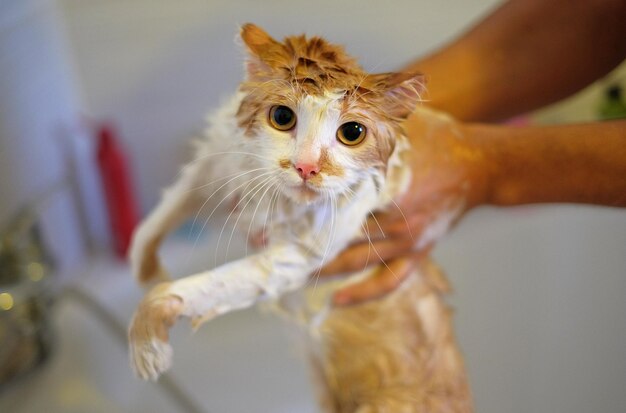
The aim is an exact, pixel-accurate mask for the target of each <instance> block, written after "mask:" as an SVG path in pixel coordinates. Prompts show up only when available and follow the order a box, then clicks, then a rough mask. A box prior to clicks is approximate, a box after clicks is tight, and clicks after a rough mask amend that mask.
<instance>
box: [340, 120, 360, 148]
mask: <svg viewBox="0 0 626 413" xmlns="http://www.w3.org/2000/svg"><path fill="white" fill-rule="evenodd" d="M366 133H367V130H366V129H365V126H363V125H361V124H360V123H358V122H347V123H344V124H343V125H341V126H340V127H339V129H337V139H338V140H339V142H341V143H343V144H344V145H348V146H354V145H358V144H359V143H361V142H363V139H365V134H366Z"/></svg>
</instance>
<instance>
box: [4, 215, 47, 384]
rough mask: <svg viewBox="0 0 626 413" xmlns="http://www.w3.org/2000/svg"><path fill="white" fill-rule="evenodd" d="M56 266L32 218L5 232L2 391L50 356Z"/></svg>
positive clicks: (26, 217)
mask: <svg viewBox="0 0 626 413" xmlns="http://www.w3.org/2000/svg"><path fill="white" fill-rule="evenodd" d="M50 267H51V264H50V259H49V255H48V254H47V252H46V250H45V247H44V244H43V242H42V239H41V236H40V233H39V230H38V228H37V225H36V222H35V219H34V217H33V215H32V214H30V213H27V212H26V213H22V214H21V215H20V216H19V217H18V218H17V219H15V220H13V221H12V222H11V224H10V225H9V226H8V227H7V228H5V229H4V231H2V232H0V343H2V344H1V345H0V391H2V390H3V389H4V388H5V386H6V384H7V383H8V382H9V381H10V380H12V379H14V378H17V377H19V376H21V375H23V374H25V373H27V372H28V371H30V370H32V369H33V368H34V367H36V366H38V365H39V364H41V363H42V362H43V361H44V360H45V359H46V358H47V356H48V355H49V354H50V351H51V348H52V342H53V340H52V333H51V332H52V330H51V328H50V321H49V314H50V304H51V298H50V295H49V291H50V288H49V285H48V281H49V277H48V274H49V272H50Z"/></svg>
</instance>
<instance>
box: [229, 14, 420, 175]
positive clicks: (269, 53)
mask: <svg viewBox="0 0 626 413" xmlns="http://www.w3.org/2000/svg"><path fill="white" fill-rule="evenodd" d="M241 38H242V40H243V41H244V43H245V45H246V46H247V48H248V52H249V58H248V61H247V72H248V75H247V79H246V81H245V82H243V84H242V85H241V91H243V92H245V93H246V96H245V97H244V98H243V100H242V103H241V106H240V108H239V111H238V113H237V117H238V121H239V126H240V127H242V128H243V129H244V131H245V133H246V135H247V136H250V137H254V136H255V135H256V132H257V130H258V128H259V126H260V125H261V124H262V122H265V121H266V119H267V112H268V110H269V107H268V105H285V106H288V107H291V108H295V107H296V106H297V105H298V102H300V101H301V100H302V99H303V98H304V97H305V96H307V95H309V96H323V95H324V94H325V93H327V92H330V93H334V94H337V95H339V96H343V97H342V98H341V102H340V103H341V107H342V112H343V113H352V114H358V116H359V120H362V121H363V122H367V126H368V133H369V136H368V138H369V139H372V138H374V139H375V140H376V144H375V145H366V146H364V147H362V148H360V149H357V148H355V151H354V154H355V157H356V159H357V160H359V161H361V162H364V163H365V164H366V165H367V166H374V165H376V166H380V167H381V168H384V167H386V163H387V159H388V158H389V156H390V155H391V153H392V151H393V148H394V138H395V136H398V135H399V134H402V133H403V131H402V128H401V122H400V121H401V120H402V119H404V118H406V117H407V116H408V115H409V114H410V113H411V111H412V110H413V108H414V106H415V104H416V102H417V101H419V93H420V92H421V90H422V77H421V76H420V75H417V74H412V73H406V74H405V73H402V74H398V73H383V74H375V75H372V74H368V73H367V72H365V71H364V70H363V69H362V68H361V67H360V66H359V64H358V63H357V62H356V60H355V59H353V58H352V57H350V56H348V55H347V53H346V52H345V50H344V49H343V47H341V46H338V45H334V44H331V43H329V42H327V41H326V40H324V39H322V38H320V37H311V38H307V37H306V36H304V35H301V36H290V37H286V38H285V39H284V41H283V42H278V41H276V40H274V39H273V38H271V37H270V36H269V35H268V34H267V33H266V32H264V31H263V30H262V29H260V28H259V27H257V26H255V25H252V24H246V25H244V26H243V27H242V30H241ZM327 155H328V154H327ZM329 159H330V158H329V157H328V156H326V160H329ZM329 165H330V164H329ZM281 166H282V165H281ZM327 169H328V171H330V173H332V174H335V175H339V174H340V172H339V171H338V170H337V167H330V166H329V167H327Z"/></svg>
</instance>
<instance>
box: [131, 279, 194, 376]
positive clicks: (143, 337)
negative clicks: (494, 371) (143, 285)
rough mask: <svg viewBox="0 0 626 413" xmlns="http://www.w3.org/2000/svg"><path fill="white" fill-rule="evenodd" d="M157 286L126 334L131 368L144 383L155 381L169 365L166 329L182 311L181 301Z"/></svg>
mask: <svg viewBox="0 0 626 413" xmlns="http://www.w3.org/2000/svg"><path fill="white" fill-rule="evenodd" d="M169 286H170V283H163V284H159V285H157V286H156V287H154V288H153V289H152V291H150V293H149V294H148V295H147V296H146V297H145V298H144V299H143V300H142V302H141V303H140V304H139V307H138V308H137V311H136V312H135V315H134V316H133V320H132V321H131V325H130V328H129V330H128V340H129V347H130V348H129V350H130V363H131V367H132V368H133V370H134V371H135V373H136V374H137V376H139V377H141V378H142V379H144V380H156V379H157V378H158V377H159V375H160V374H161V373H163V372H164V371H166V370H168V369H169V368H170V367H171V364H172V348H171V346H170V345H169V343H168V339H169V328H170V327H171V326H172V325H173V324H174V322H176V319H177V318H178V317H179V316H180V315H181V313H182V311H183V302H182V300H181V299H180V298H179V297H177V296H175V295H173V294H170V293H168V292H167V291H168V288H169Z"/></svg>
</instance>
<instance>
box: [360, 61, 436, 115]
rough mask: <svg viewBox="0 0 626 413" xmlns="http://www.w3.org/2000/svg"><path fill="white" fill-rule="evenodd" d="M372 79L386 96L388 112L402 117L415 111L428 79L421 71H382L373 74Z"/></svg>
mask: <svg viewBox="0 0 626 413" xmlns="http://www.w3.org/2000/svg"><path fill="white" fill-rule="evenodd" d="M371 79H372V81H373V82H374V84H375V85H376V88H377V89H378V90H379V91H381V93H382V94H383V96H384V97H385V105H386V108H385V109H386V110H387V112H388V113H389V114H390V115H392V116H393V117H396V118H400V119H406V118H407V117H408V116H409V115H410V114H411V113H413V111H414V110H415V106H417V104H418V103H419V102H420V101H421V100H422V94H423V93H424V91H425V90H426V79H425V77H424V75H422V74H421V73H406V72H400V73H381V74H378V75H371Z"/></svg>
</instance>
